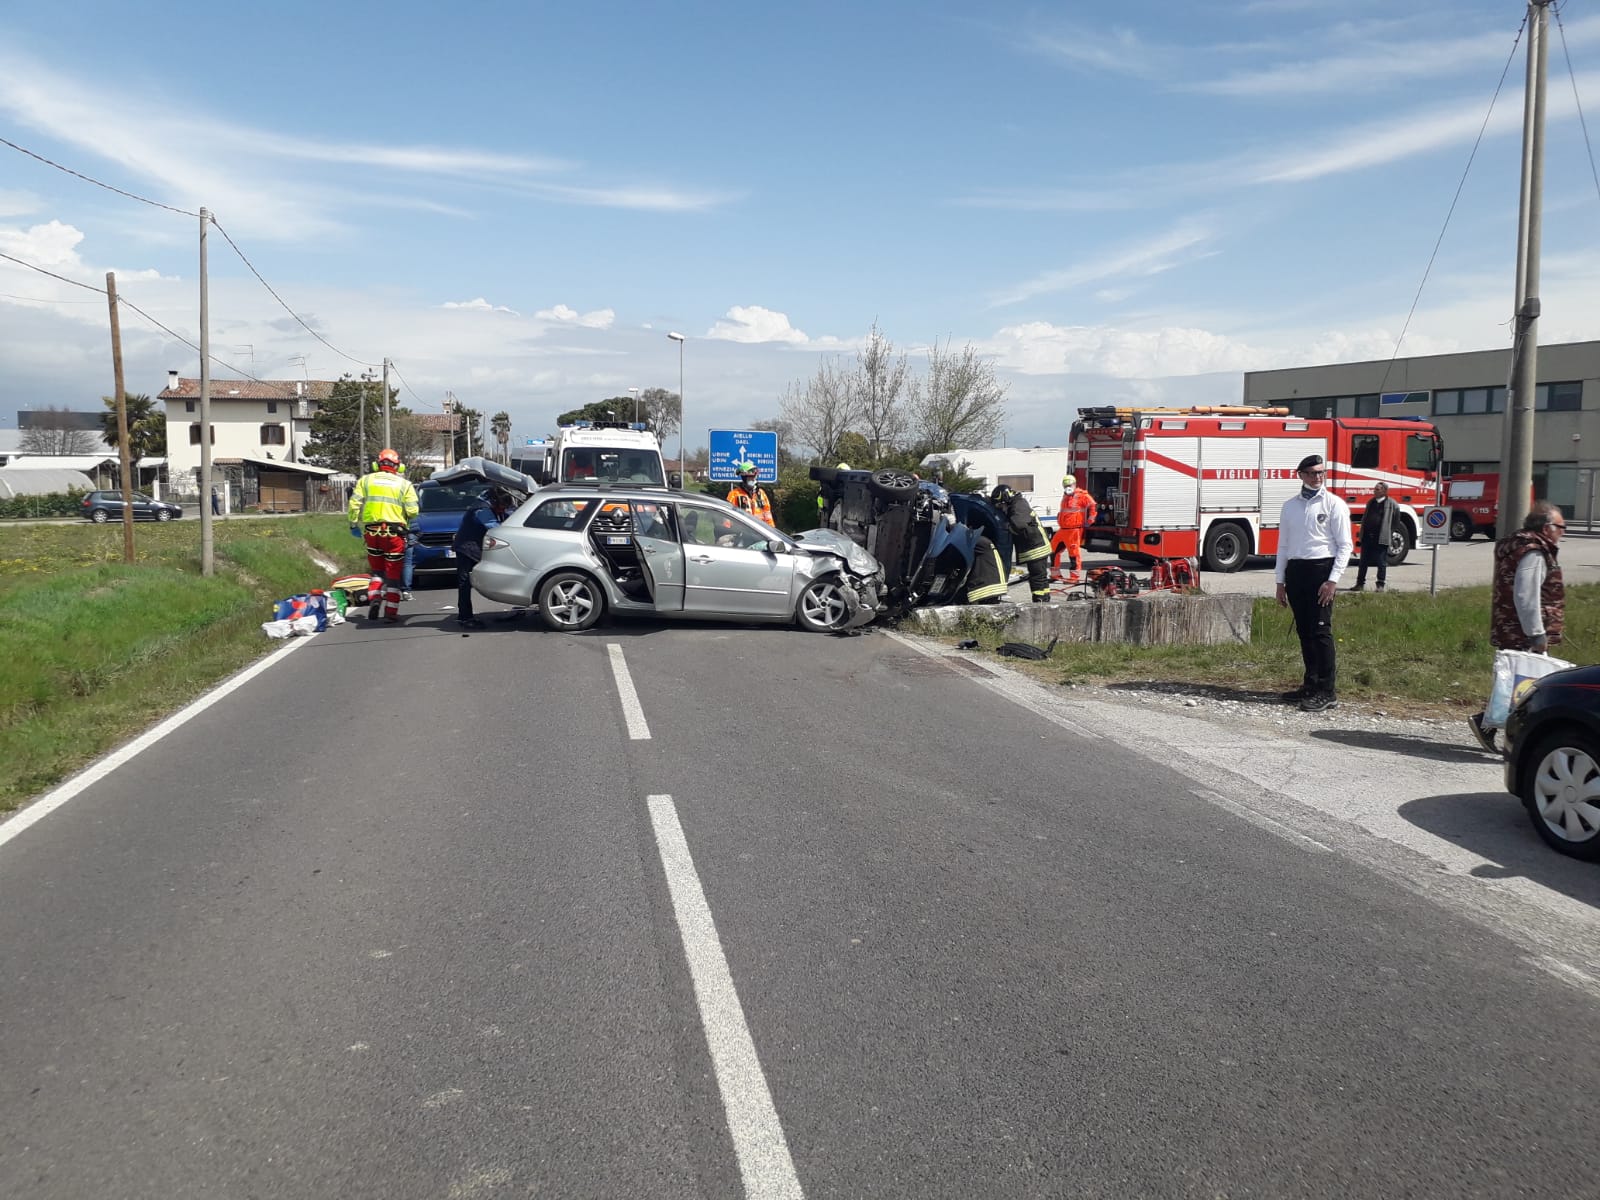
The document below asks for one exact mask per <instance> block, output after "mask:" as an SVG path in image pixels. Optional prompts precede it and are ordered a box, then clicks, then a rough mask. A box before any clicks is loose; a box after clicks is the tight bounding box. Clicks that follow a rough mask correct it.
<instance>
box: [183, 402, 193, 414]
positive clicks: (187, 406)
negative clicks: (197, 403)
mask: <svg viewBox="0 0 1600 1200" xmlns="http://www.w3.org/2000/svg"><path fill="white" fill-rule="evenodd" d="M183 411H184V412H186V413H190V412H193V411H194V401H193V400H185V401H184V402H183Z"/></svg>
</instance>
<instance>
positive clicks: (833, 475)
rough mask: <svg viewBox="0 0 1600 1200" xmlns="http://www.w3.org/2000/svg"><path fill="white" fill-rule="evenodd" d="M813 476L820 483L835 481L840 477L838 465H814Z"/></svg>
mask: <svg viewBox="0 0 1600 1200" xmlns="http://www.w3.org/2000/svg"><path fill="white" fill-rule="evenodd" d="M811 478H812V479H814V480H816V481H817V482H818V483H835V482H837V481H838V478H839V468H838V467H812V468H811Z"/></svg>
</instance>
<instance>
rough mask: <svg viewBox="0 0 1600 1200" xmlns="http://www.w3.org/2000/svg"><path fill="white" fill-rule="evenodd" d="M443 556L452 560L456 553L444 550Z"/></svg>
mask: <svg viewBox="0 0 1600 1200" xmlns="http://www.w3.org/2000/svg"><path fill="white" fill-rule="evenodd" d="M444 556H445V557H446V558H454V557H455V556H456V552H455V551H454V550H446V551H445V552H444Z"/></svg>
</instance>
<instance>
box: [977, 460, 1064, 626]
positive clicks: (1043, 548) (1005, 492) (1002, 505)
mask: <svg viewBox="0 0 1600 1200" xmlns="http://www.w3.org/2000/svg"><path fill="white" fill-rule="evenodd" d="M989 503H991V504H993V505H994V506H995V508H997V509H999V510H1000V515H1001V516H1003V517H1005V519H1006V522H1007V523H1008V524H1009V525H1010V526H1011V545H1012V547H1013V549H1014V551H1015V553H1013V554H1012V556H1011V558H1012V561H1013V562H1015V563H1016V564H1017V565H1018V566H1023V567H1027V568H1028V591H1029V593H1031V594H1032V596H1033V602H1034V603H1035V604H1048V603H1050V542H1049V540H1048V539H1046V537H1045V536H1044V528H1043V526H1041V525H1040V524H1039V518H1038V517H1036V516H1034V515H1033V509H1032V508H1030V507H1029V506H1028V498H1027V497H1026V496H1024V495H1023V494H1022V493H1021V492H1019V491H1017V490H1016V489H1015V488H1012V487H1010V486H1009V485H1007V484H1004V483H997V484H995V487H994V491H992V492H990V493H989Z"/></svg>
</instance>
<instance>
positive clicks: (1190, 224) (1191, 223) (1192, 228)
mask: <svg viewBox="0 0 1600 1200" xmlns="http://www.w3.org/2000/svg"><path fill="white" fill-rule="evenodd" d="M1215 237H1216V234H1215V233H1214V232H1213V231H1212V230H1211V229H1210V228H1209V227H1208V226H1206V225H1205V224H1203V223H1202V222H1200V221H1197V220H1192V219H1191V220H1187V221H1183V222H1181V223H1180V224H1178V225H1176V226H1174V227H1173V228H1171V229H1169V230H1166V231H1165V232H1163V233H1160V234H1157V235H1156V236H1155V237H1152V238H1150V239H1148V240H1146V241H1144V242H1141V243H1138V244H1135V245H1131V246H1127V247H1124V248H1122V249H1120V250H1115V251H1112V252H1111V253H1109V254H1105V255H1102V256H1101V257H1099V258H1094V259H1089V260H1087V261H1085V262H1081V263H1078V264H1076V265H1075V266H1071V267H1064V268H1062V269H1060V270H1056V271H1046V272H1044V273H1043V274H1040V275H1035V276H1034V277H1033V278H1032V279H1029V280H1026V281H1024V282H1022V283H1019V284H1016V285H1015V286H1013V287H1010V288H1008V289H1006V290H1005V291H1004V292H1002V293H1000V294H999V295H997V296H995V297H994V298H993V299H992V300H991V301H990V306H991V307H1001V306H1003V305H1007V304H1017V303H1019V302H1021V301H1023V300H1031V299H1032V298H1033V297H1035V296H1042V295H1046V294H1048V293H1051V292H1064V291H1068V290H1070V289H1071V288H1075V287H1081V286H1082V285H1083V284H1086V283H1098V282H1100V281H1101V280H1113V281H1120V280H1126V279H1130V278H1133V279H1138V278H1144V277H1147V276H1150V275H1158V274H1160V273H1162V272H1164V271H1170V270H1172V269H1173V268H1174V267H1179V266H1182V265H1184V264H1185V263H1189V262H1193V261H1194V260H1195V259H1197V258H1201V257H1204V256H1205V255H1206V253H1208V252H1206V251H1204V250H1203V249H1202V248H1203V247H1204V246H1205V245H1206V244H1207V243H1209V242H1211V241H1212V240H1213V239H1214V238H1215Z"/></svg>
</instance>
